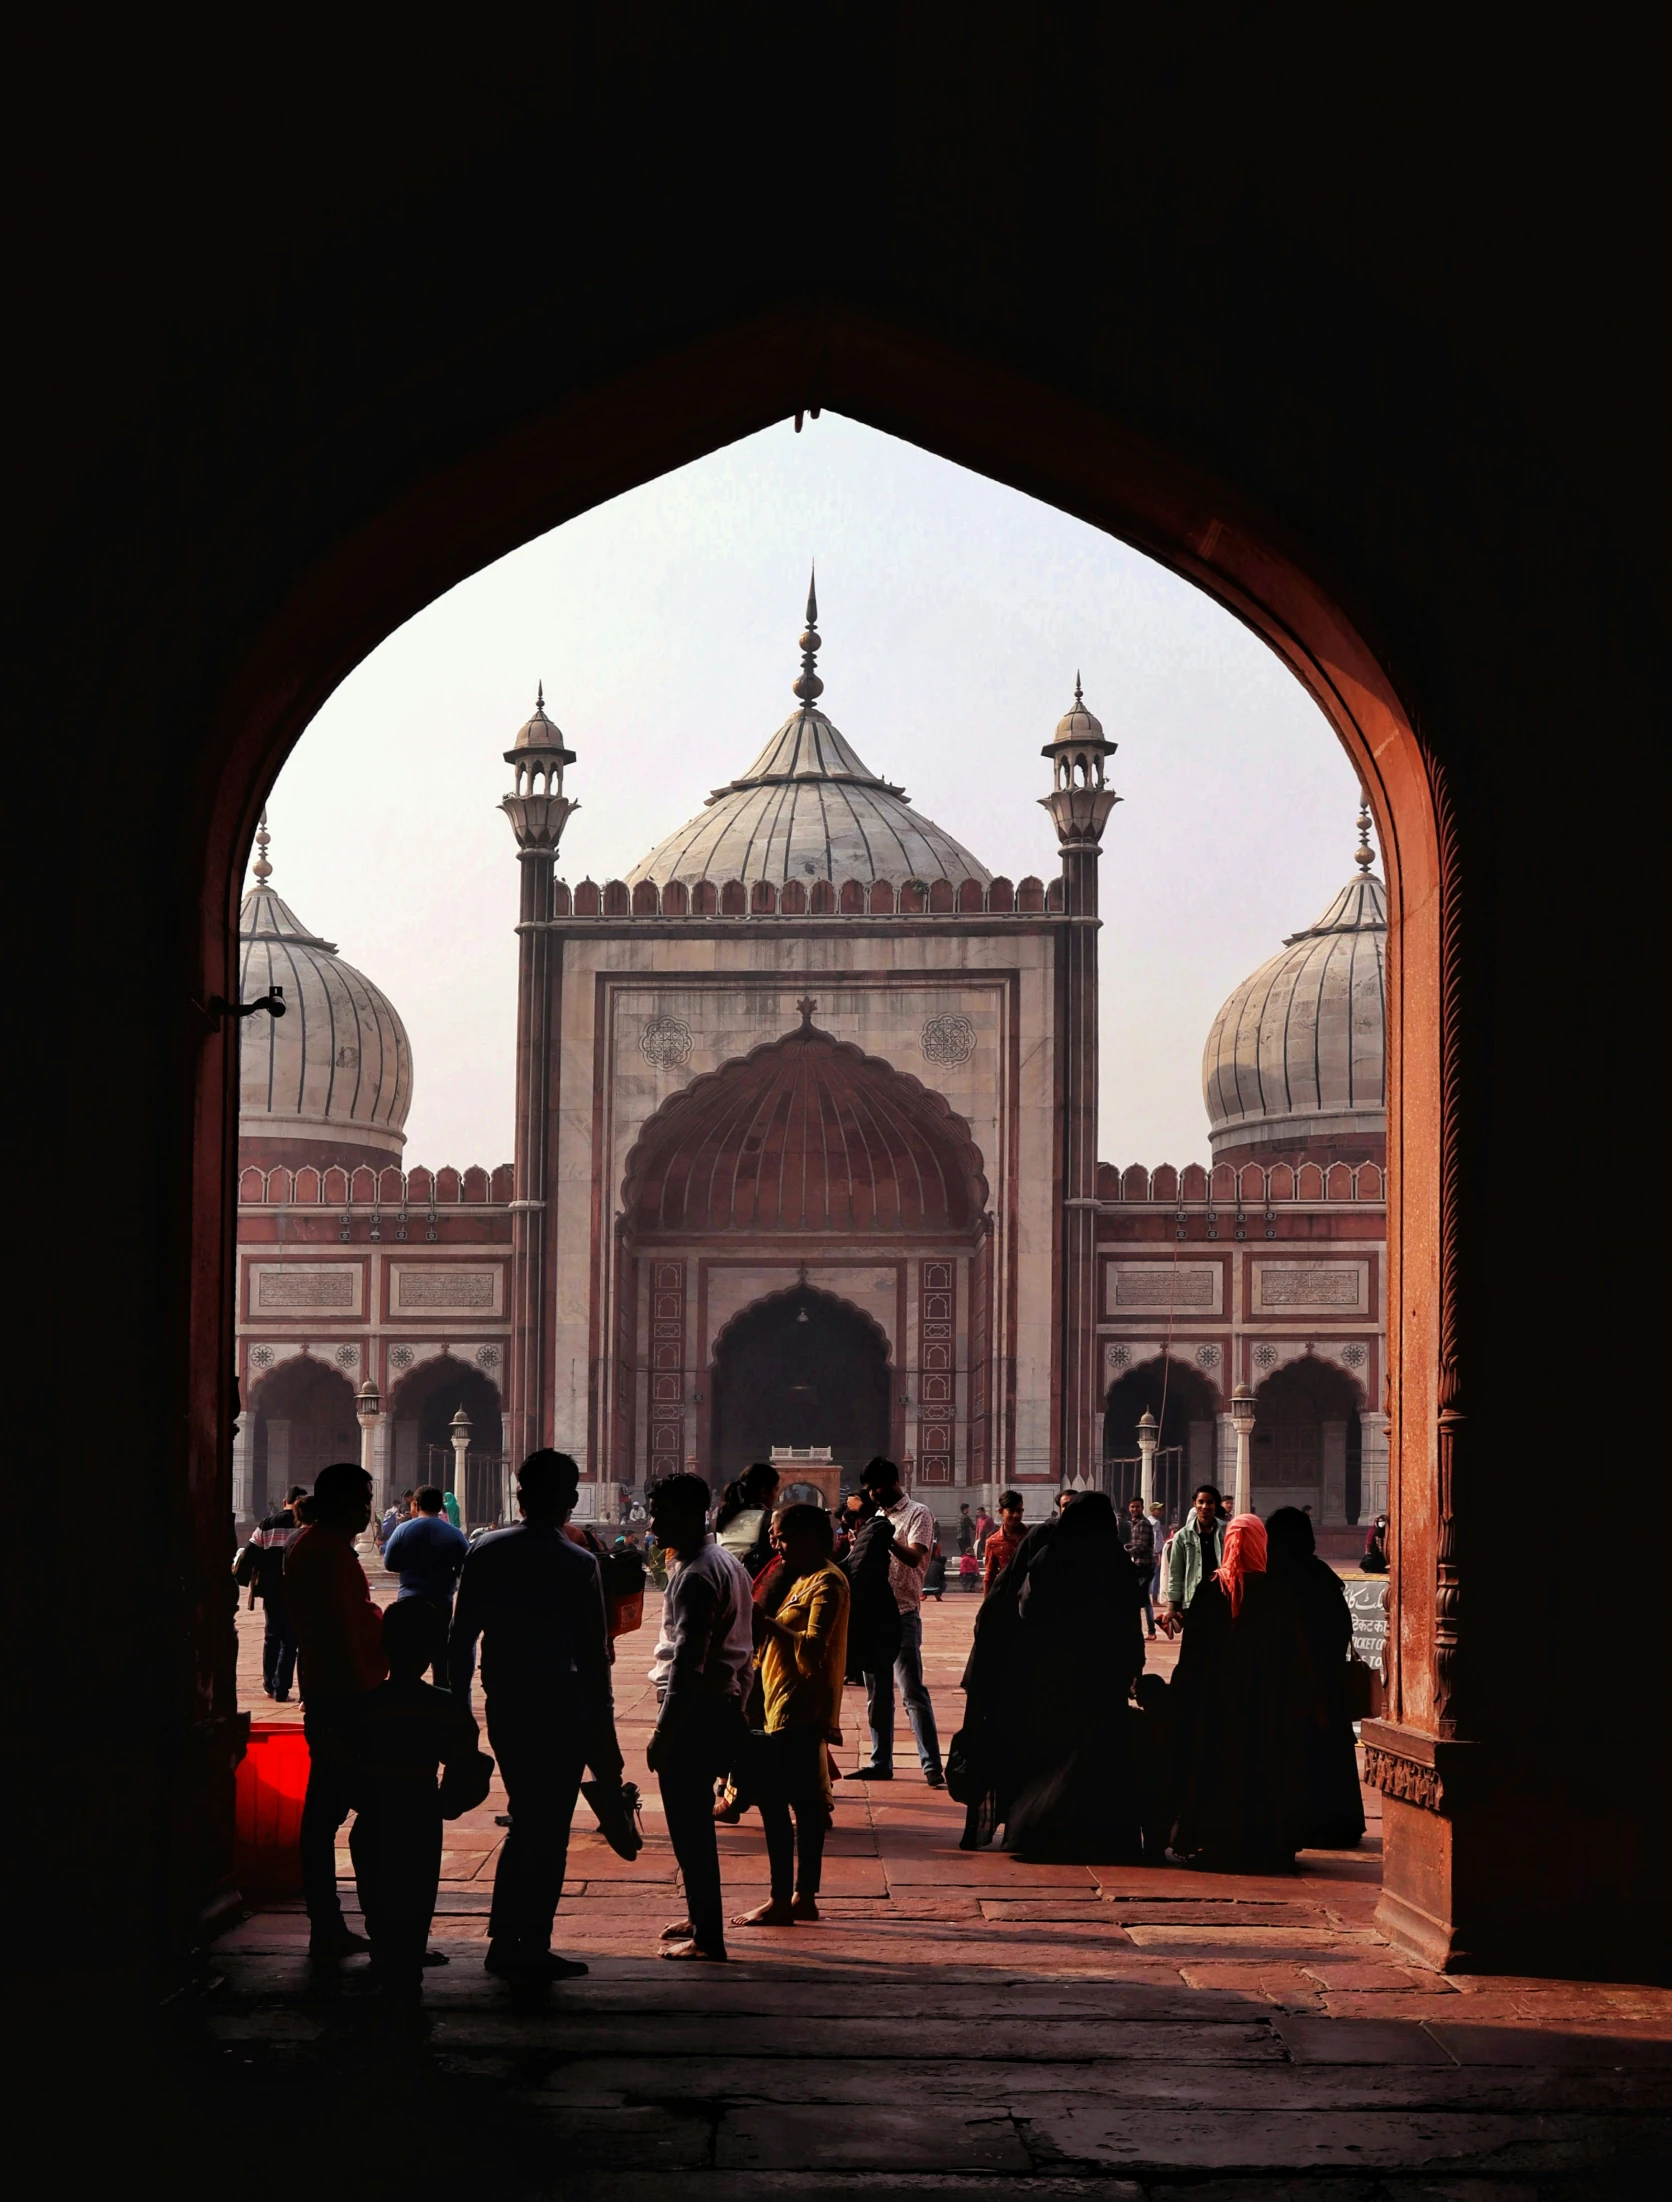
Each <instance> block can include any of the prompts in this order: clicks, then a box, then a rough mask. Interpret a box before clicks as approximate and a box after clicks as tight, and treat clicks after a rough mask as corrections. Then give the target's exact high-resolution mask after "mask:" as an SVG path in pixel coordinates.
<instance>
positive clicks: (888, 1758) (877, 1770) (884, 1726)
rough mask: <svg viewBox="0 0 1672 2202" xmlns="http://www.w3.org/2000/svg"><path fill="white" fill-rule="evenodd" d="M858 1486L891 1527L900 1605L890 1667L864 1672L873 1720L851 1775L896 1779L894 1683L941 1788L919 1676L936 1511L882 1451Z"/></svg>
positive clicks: (932, 1779)
mask: <svg viewBox="0 0 1672 2202" xmlns="http://www.w3.org/2000/svg"><path fill="white" fill-rule="evenodd" d="M859 1487H860V1489H861V1490H862V1491H863V1492H864V1493H865V1494H866V1496H867V1497H868V1498H870V1499H871V1500H873V1501H874V1503H875V1505H876V1507H877V1510H878V1512H879V1513H880V1514H881V1515H882V1516H883V1517H884V1519H885V1520H886V1521H887V1522H888V1524H889V1526H890V1527H891V1528H892V1530H893V1532H894V1552H895V1557H894V1559H893V1560H892V1561H891V1562H890V1564H889V1570H888V1580H889V1585H890V1587H891V1589H892V1590H893V1592H894V1602H895V1604H896V1605H897V1606H898V1607H899V1609H900V1650H899V1654H898V1656H897V1657H896V1659H895V1661H894V1665H893V1667H892V1668H890V1669H887V1670H885V1671H884V1672H883V1673H880V1674H867V1675H866V1677H865V1706H866V1711H867V1712H868V1713H869V1715H870V1722H871V1760H870V1764H869V1765H868V1766H861V1767H859V1768H858V1769H857V1770H856V1771H855V1772H854V1774H853V1775H852V1776H851V1777H850V1778H851V1779H852V1780H854V1781H892V1780H893V1779H894V1685H895V1683H896V1681H898V1683H899V1685H900V1694H901V1696H902V1697H903V1698H904V1699H905V1701H906V1718H907V1719H908V1720H909V1721H910V1722H911V1729H912V1734H913V1736H915V1738H916V1739H917V1756H918V1758H919V1760H920V1761H921V1763H922V1767H923V1779H924V1780H925V1781H926V1782H927V1783H928V1784H929V1787H930V1788H931V1789H944V1788H945V1786H946V1776H945V1774H944V1773H943V1772H942V1771H941V1753H940V1738H939V1736H938V1735H937V1734H936V1733H935V1709H934V1707H933V1705H932V1704H931V1703H930V1702H929V1692H928V1690H927V1689H926V1688H925V1687H924V1682H923V1570H924V1569H925V1567H926V1566H927V1565H928V1562H929V1554H930V1551H931V1549H932V1548H933V1545H934V1541H935V1523H934V1516H933V1515H932V1514H931V1513H930V1512H929V1509H928V1508H927V1507H926V1506H924V1505H921V1504H920V1503H919V1502H918V1500H916V1499H910V1498H907V1497H906V1495H905V1493H904V1491H903V1490H902V1489H901V1485H900V1471H899V1469H898V1468H896V1467H895V1465H894V1463H893V1461H891V1460H883V1459H881V1458H880V1457H879V1458H878V1459H876V1460H873V1461H872V1462H871V1463H870V1464H869V1466H868V1467H867V1468H865V1469H864V1471H863V1472H862V1473H861V1475H860V1478H859Z"/></svg>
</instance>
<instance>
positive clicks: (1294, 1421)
mask: <svg viewBox="0 0 1672 2202" xmlns="http://www.w3.org/2000/svg"><path fill="white" fill-rule="evenodd" d="M1254 1401H1255V1405H1254V1430H1253V1435H1252V1438H1251V1440H1250V1446H1249V1468H1250V1473H1251V1476H1252V1481H1253V1505H1254V1510H1255V1512H1256V1513H1258V1514H1269V1513H1270V1512H1271V1511H1272V1510H1273V1508H1275V1507H1279V1506H1300V1507H1305V1508H1307V1509H1309V1510H1310V1512H1311V1515H1312V1519H1313V1523H1314V1526H1315V1527H1317V1528H1319V1529H1340V1528H1344V1527H1346V1526H1348V1525H1349V1524H1352V1523H1355V1522H1357V1520H1358V1519H1359V1514H1360V1509H1361V1503H1362V1486H1361V1471H1362V1460H1363V1454H1362V1436H1361V1432H1360V1425H1359V1415H1360V1412H1361V1410H1362V1409H1363V1407H1364V1404H1365V1399H1364V1391H1363V1387H1362V1386H1361V1385H1359V1384H1357V1383H1355V1382H1354V1380H1353V1379H1352V1377H1350V1376H1349V1375H1348V1374H1347V1372H1346V1370H1345V1369H1342V1368H1338V1367H1337V1366H1336V1364H1335V1363H1334V1362H1333V1361H1326V1360H1323V1359H1321V1358H1320V1357H1319V1356H1318V1355H1317V1354H1312V1353H1308V1354H1303V1355H1302V1356H1301V1357H1300V1359H1299V1360H1295V1361H1288V1362H1285V1363H1284V1365H1283V1367H1282V1368H1280V1369H1276V1370H1274V1371H1273V1372H1272V1374H1271V1375H1270V1376H1268V1377H1267V1378H1266V1379H1265V1381H1264V1383H1262V1384H1261V1385H1260V1386H1259V1388H1258V1389H1257V1390H1256V1392H1255V1394H1254Z"/></svg>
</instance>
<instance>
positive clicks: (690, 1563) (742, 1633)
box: [645, 1473, 755, 1962]
mask: <svg viewBox="0 0 1672 2202" xmlns="http://www.w3.org/2000/svg"><path fill="white" fill-rule="evenodd" d="M708 1498H709V1492H708V1485H707V1484H706V1483H705V1482H704V1481H703V1479H702V1477H701V1476H697V1475H692V1474H690V1473H686V1474H685V1475H679V1476H668V1477H666V1478H665V1479H664V1480H663V1481H662V1482H661V1483H659V1484H657V1485H656V1486H655V1487H654V1489H653V1490H652V1492H651V1494H650V1510H651V1518H652V1519H653V1521H654V1522H655V1524H656V1537H657V1541H658V1542H659V1543H661V1544H664V1545H666V1546H668V1547H669V1549H670V1550H671V1552H672V1553H673V1555H674V1557H675V1558H676V1559H677V1560H678V1562H679V1565H678V1567H677V1568H670V1570H669V1574H668V1589H667V1597H666V1601H665V1604H664V1607H663V1634H664V1635H665V1637H666V1639H667V1645H668V1649H667V1653H666V1656H665V1671H666V1680H665V1682H664V1683H663V1684H662V1685H661V1696H662V1708H661V1711H660V1713H659V1714H658V1716H657V1721H656V1728H655V1732H654V1734H653V1735H652V1736H651V1738H650V1747H649V1749H648V1751H647V1752H646V1754H645V1756H646V1760H647V1763H648V1764H649V1767H650V1770H651V1772H652V1773H653V1774H654V1775H655V1776H656V1779H657V1781H658V1783H659V1784H660V1786H661V1791H662V1808H663V1810H664V1811H665V1812H666V1814H667V1820H668V1836H669V1839H670V1840H671V1842H672V1844H673V1853H674V1857H675V1858H676V1859H677V1861H678V1863H679V1870H680V1873H681V1874H682V1875H683V1877H684V1881H685V1897H686V1903H687V1906H688V1916H687V1917H686V1918H684V1919H681V1920H679V1921H678V1922H676V1924H675V1925H674V1926H672V1927H670V1928H669V1929H668V1930H667V1932H666V1934H665V1935H664V1937H663V1939H664V1941H665V1942H666V1943H667V1944H668V1947H667V1948H665V1949H664V1950H663V1952H662V1955H663V1956H664V1957H671V1958H676V1959H696V1960H698V1961H702V1960H708V1961H711V1962H718V1961H722V1960H723V1959H724V1958H725V1954H726V1940H725V1931H724V1927H723V1924H722V1920H723V1914H722V1910H721V1897H720V1853H719V1847H718V1845H717V1844H716V1842H715V1839H714V1781H715V1777H716V1775H719V1774H723V1773H725V1772H726V1771H727V1769H728V1768H729V1767H731V1766H734V1765H735V1764H736V1763H737V1758H738V1754H739V1751H740V1749H741V1747H742V1744H743V1740H744V1734H745V1731H744V1725H743V1702H744V1698H745V1696H746V1695H747V1693H748V1688H749V1678H750V1674H751V1671H752V1669H753V1665H754V1657H755V1637H754V1602H753V1599H752V1597H751V1586H750V1582H749V1577H748V1574H747V1572H746V1570H745V1569H744V1567H743V1566H742V1564H741V1562H739V1561H738V1560H737V1559H736V1558H735V1557H734V1556H733V1555H732V1554H731V1553H729V1552H727V1551H726V1550H725V1549H724V1548H723V1547H722V1546H720V1545H718V1544H716V1543H715V1542H714V1540H713V1538H712V1537H711V1536H710V1535H709V1533H708ZM663 1664H664V1655H663V1651H662V1646H661V1645H660V1644H658V1646H657V1666H658V1667H661V1666H663Z"/></svg>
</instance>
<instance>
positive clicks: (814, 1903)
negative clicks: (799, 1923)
mask: <svg viewBox="0 0 1672 2202" xmlns="http://www.w3.org/2000/svg"><path fill="white" fill-rule="evenodd" d="M790 1910H791V1911H792V1912H793V1913H794V1915H795V1916H796V1918H797V1919H816V1918H817V1917H818V1915H819V1900H818V1898H817V1897H816V1896H792V1897H791V1898H790Z"/></svg>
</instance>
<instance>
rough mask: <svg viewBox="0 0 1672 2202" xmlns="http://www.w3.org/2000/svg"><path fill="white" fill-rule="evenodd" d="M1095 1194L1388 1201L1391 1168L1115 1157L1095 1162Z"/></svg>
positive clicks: (1141, 1201)
mask: <svg viewBox="0 0 1672 2202" xmlns="http://www.w3.org/2000/svg"><path fill="white" fill-rule="evenodd" d="M1097 1198H1098V1200H1099V1202H1100V1203H1101V1204H1102V1205H1104V1206H1106V1207H1135V1206H1141V1205H1156V1206H1166V1207H1170V1208H1176V1207H1178V1206H1180V1205H1185V1206H1191V1205H1198V1206H1205V1205H1206V1204H1207V1203H1209V1202H1213V1203H1216V1204H1218V1205H1220V1206H1223V1207H1226V1208H1234V1207H1236V1206H1238V1205H1240V1206H1242V1207H1243V1208H1262V1209H1263V1208H1274V1207H1277V1206H1279V1205H1281V1204H1289V1203H1293V1202H1296V1201H1306V1202H1316V1201H1360V1202H1374V1203H1376V1204H1377V1205H1384V1204H1385V1203H1386V1201H1387V1172H1386V1171H1385V1170H1382V1169H1380V1168H1378V1166H1377V1165H1376V1164H1375V1163H1374V1162H1361V1163H1359V1164H1357V1165H1356V1166H1355V1165H1354V1164H1352V1163H1348V1162H1332V1163H1327V1164H1326V1163H1321V1162H1302V1163H1299V1164H1292V1163H1287V1162H1275V1163H1270V1164H1265V1163H1259V1162H1245V1163H1242V1164H1241V1165H1240V1166H1239V1165H1237V1164H1234V1163H1229V1162H1220V1163H1215V1164H1214V1165H1213V1167H1212V1168H1211V1169H1210V1168H1209V1167H1207V1166H1206V1165H1205V1164H1203V1163H1200V1162H1187V1163H1186V1164H1185V1166H1184V1168H1183V1169H1182V1170H1180V1169H1175V1168H1174V1166H1173V1165H1172V1164H1171V1163H1167V1162H1164V1163H1163V1164H1162V1165H1161V1166H1160V1168H1159V1169H1155V1170H1146V1169H1145V1168H1144V1167H1143V1165H1142V1164H1141V1163H1132V1164H1130V1165H1129V1166H1128V1167H1127V1168H1125V1169H1121V1168H1120V1167H1118V1166H1117V1165H1116V1164H1115V1163H1112V1162H1100V1163H1099V1164H1098V1165H1097Z"/></svg>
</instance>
